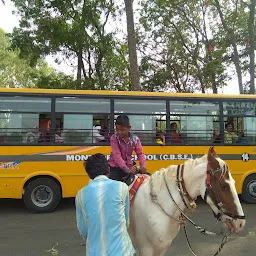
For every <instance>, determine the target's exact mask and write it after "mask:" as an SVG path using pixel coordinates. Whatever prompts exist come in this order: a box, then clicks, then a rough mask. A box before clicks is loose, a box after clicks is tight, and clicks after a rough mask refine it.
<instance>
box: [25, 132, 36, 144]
mask: <svg viewBox="0 0 256 256" xmlns="http://www.w3.org/2000/svg"><path fill="white" fill-rule="evenodd" d="M37 140H38V136H37V135H36V132H33V131H31V132H28V133H26V135H25V136H24V138H23V143H36V142H37Z"/></svg>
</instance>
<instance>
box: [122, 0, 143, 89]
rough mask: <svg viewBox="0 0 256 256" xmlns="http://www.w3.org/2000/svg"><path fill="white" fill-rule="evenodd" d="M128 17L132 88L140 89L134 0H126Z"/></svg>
mask: <svg viewBox="0 0 256 256" xmlns="http://www.w3.org/2000/svg"><path fill="white" fill-rule="evenodd" d="M124 3H125V12H126V19H127V34H128V35H127V37H128V48H129V62H130V74H131V82H132V90H134V91H140V79H139V68H138V59H137V50H136V34H135V29H134V19H133V0H124Z"/></svg>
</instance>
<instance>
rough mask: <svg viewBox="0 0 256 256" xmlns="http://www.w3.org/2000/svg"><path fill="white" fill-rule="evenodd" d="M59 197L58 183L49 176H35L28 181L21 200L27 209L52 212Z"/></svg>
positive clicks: (36, 211) (37, 211)
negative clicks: (35, 177)
mask: <svg viewBox="0 0 256 256" xmlns="http://www.w3.org/2000/svg"><path fill="white" fill-rule="evenodd" d="M60 199H61V189H60V186H59V184H57V182H55V181H54V180H53V179H50V178H37V179H35V180H32V181H31V182H29V183H28V185H27V186H26V188H25V190H24V195H23V201H24V203H25V205H26V207H27V208H28V210H30V211H32V212H35V213H47V212H52V211H53V210H54V209H55V208H56V207H57V205H58V204H59V202H60Z"/></svg>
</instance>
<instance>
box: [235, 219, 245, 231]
mask: <svg viewBox="0 0 256 256" xmlns="http://www.w3.org/2000/svg"><path fill="white" fill-rule="evenodd" d="M244 226H245V220H239V222H238V225H237V227H238V228H237V230H236V233H240V232H241V231H243V229H244Z"/></svg>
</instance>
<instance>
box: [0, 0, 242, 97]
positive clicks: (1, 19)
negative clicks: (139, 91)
mask: <svg viewBox="0 0 256 256" xmlns="http://www.w3.org/2000/svg"><path fill="white" fill-rule="evenodd" d="M14 10H15V7H14V5H13V3H12V2H11V1H10V0H5V5H3V4H2V2H1V1H0V28H2V29H3V30H4V31H6V32H8V33H11V32H12V30H13V28H14V27H18V26H19V18H18V17H17V16H15V15H14V14H13V11H14ZM46 60H47V62H48V64H49V65H51V66H53V67H54V68H55V69H56V70H58V71H62V72H65V73H69V74H70V71H71V68H70V66H68V63H65V62H63V63H61V64H56V63H55V61H54V57H53V56H48V57H47V58H46ZM234 76H235V79H234V80H232V81H229V82H228V86H226V87H225V88H224V89H222V90H219V93H224V94H239V90H238V85H237V80H236V75H234Z"/></svg>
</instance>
